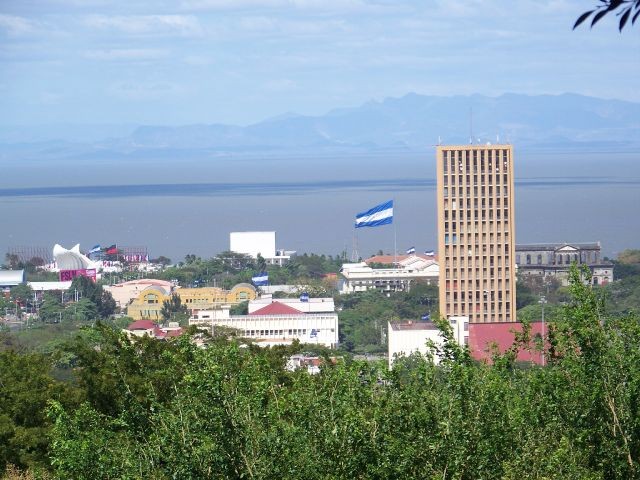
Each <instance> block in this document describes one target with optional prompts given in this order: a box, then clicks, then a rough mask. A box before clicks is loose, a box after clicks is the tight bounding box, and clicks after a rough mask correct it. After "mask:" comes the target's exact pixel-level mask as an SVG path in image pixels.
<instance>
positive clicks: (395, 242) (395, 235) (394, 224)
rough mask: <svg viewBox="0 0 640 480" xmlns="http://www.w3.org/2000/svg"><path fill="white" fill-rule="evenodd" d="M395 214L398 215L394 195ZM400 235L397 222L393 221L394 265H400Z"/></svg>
mask: <svg viewBox="0 0 640 480" xmlns="http://www.w3.org/2000/svg"><path fill="white" fill-rule="evenodd" d="M393 216H394V217H395V216H396V197H395V196H394V197H393ZM397 257H398V236H397V231H396V222H393V266H394V267H396V266H397V265H398V258H397Z"/></svg>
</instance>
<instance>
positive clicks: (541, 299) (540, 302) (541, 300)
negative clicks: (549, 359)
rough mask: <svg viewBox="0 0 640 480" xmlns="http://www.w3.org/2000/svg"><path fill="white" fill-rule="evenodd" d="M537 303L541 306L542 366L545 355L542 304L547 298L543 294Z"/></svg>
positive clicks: (545, 302)
mask: <svg viewBox="0 0 640 480" xmlns="http://www.w3.org/2000/svg"><path fill="white" fill-rule="evenodd" d="M538 303H539V304H540V305H541V306H542V366H543V367H544V360H545V355H544V347H545V339H544V306H545V305H546V304H547V299H546V298H545V296H544V295H543V296H541V297H540V300H538Z"/></svg>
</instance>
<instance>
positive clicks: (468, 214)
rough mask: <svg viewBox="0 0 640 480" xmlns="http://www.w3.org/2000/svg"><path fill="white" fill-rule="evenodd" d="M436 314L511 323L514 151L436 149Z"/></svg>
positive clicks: (504, 147) (492, 147) (513, 307)
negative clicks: (437, 306) (437, 294)
mask: <svg viewBox="0 0 640 480" xmlns="http://www.w3.org/2000/svg"><path fill="white" fill-rule="evenodd" d="M436 155H437V172H438V173H437V175H438V180H437V184H438V260H439V263H440V313H441V314H442V315H443V316H444V317H450V316H453V315H456V316H467V317H469V321H470V322H472V323H479V322H515V321H516V284H515V238H514V230H515V229H514V219H515V215H514V195H513V192H514V190H513V148H512V146H511V145H451V146H438V147H437V152H436Z"/></svg>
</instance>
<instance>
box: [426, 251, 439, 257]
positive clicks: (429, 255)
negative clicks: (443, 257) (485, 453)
mask: <svg viewBox="0 0 640 480" xmlns="http://www.w3.org/2000/svg"><path fill="white" fill-rule="evenodd" d="M424 254H425V255H426V256H427V257H433V256H435V254H436V252H434V251H433V250H427V251H426V252H424Z"/></svg>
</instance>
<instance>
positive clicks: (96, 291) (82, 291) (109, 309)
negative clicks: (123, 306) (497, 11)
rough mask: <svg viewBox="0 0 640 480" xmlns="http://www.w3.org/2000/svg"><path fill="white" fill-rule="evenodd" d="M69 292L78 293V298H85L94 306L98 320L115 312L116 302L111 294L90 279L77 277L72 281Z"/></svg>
mask: <svg viewBox="0 0 640 480" xmlns="http://www.w3.org/2000/svg"><path fill="white" fill-rule="evenodd" d="M69 292H74V293H76V292H77V293H78V296H79V298H86V299H88V300H90V301H91V302H93V304H94V305H95V306H96V309H97V312H98V315H99V316H100V318H107V317H109V316H111V315H113V313H114V312H115V311H116V302H115V300H114V299H113V297H112V296H111V293H109V292H107V291H105V290H104V289H103V288H102V285H100V284H97V283H95V282H93V281H92V280H91V279H90V278H87V277H84V276H79V277H76V278H74V279H73V281H72V282H71V286H70V287H69Z"/></svg>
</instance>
